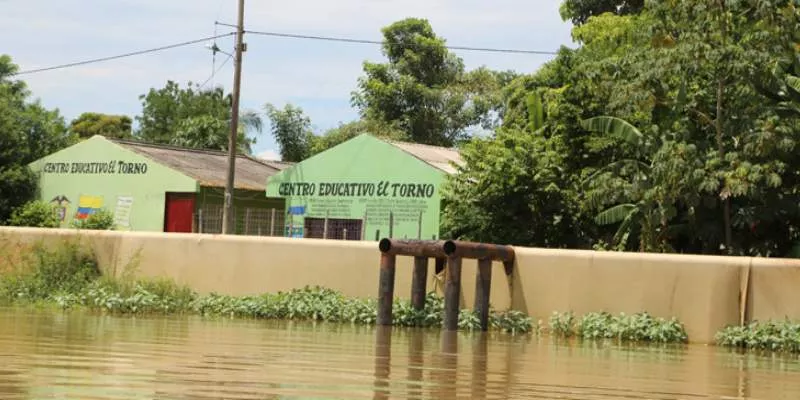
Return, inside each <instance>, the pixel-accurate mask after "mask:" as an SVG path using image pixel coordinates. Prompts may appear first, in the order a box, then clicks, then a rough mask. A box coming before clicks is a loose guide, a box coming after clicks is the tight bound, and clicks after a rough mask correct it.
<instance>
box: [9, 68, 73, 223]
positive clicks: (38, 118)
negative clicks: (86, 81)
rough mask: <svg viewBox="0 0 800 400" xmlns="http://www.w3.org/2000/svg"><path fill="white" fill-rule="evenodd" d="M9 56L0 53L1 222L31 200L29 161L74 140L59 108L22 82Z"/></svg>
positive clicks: (34, 187) (33, 191) (32, 178)
mask: <svg viewBox="0 0 800 400" xmlns="http://www.w3.org/2000/svg"><path fill="white" fill-rule="evenodd" d="M17 70H18V68H17V66H16V65H15V64H13V63H12V60H11V57H9V56H7V55H0V223H2V222H5V221H7V220H8V218H9V216H10V215H11V213H12V211H13V210H14V209H15V208H17V207H20V206H22V205H23V204H24V203H26V202H28V201H30V200H33V199H34V198H35V196H36V191H37V180H36V176H35V175H34V174H33V173H32V172H31V171H30V169H29V168H28V166H27V165H28V164H29V163H31V162H33V161H35V160H37V159H39V158H42V157H44V156H46V155H49V154H51V153H54V152H56V151H58V150H61V149H63V148H64V147H67V146H69V145H71V144H73V143H74V141H75V139H74V137H73V136H72V135H71V134H70V133H69V131H68V130H67V128H66V125H65V123H64V119H63V117H61V115H60V113H59V112H58V110H48V109H46V108H45V107H44V106H42V104H41V103H40V102H39V101H38V100H31V99H30V96H31V93H30V91H28V89H27V87H26V85H25V83H24V82H22V81H19V80H15V79H13V75H14V73H15V72H16V71H17Z"/></svg>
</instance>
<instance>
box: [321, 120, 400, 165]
mask: <svg viewBox="0 0 800 400" xmlns="http://www.w3.org/2000/svg"><path fill="white" fill-rule="evenodd" d="M361 134H369V135H373V136H376V137H380V138H385V139H390V140H399V141H406V140H407V139H408V137H407V136H406V134H405V133H404V132H403V131H401V130H400V129H398V128H397V127H396V126H392V125H389V124H386V123H383V122H380V121H370V120H363V119H362V120H357V121H352V122H348V123H346V124H339V126H337V127H335V128H332V129H329V130H327V131H326V132H324V133H323V134H322V135H319V136H315V137H314V138H313V139H312V144H311V151H310V153H309V156H313V155H315V154H318V153H321V152H323V151H325V150H328V149H330V148H331V147H334V146H337V145H339V144H341V143H343V142H345V141H347V140H350V139H352V138H354V137H356V136H358V135H361Z"/></svg>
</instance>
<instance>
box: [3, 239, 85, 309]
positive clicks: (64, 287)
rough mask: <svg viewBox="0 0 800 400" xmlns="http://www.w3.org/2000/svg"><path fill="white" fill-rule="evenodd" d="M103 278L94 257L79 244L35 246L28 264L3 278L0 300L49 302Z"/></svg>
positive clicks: (76, 291) (78, 290)
mask: <svg viewBox="0 0 800 400" xmlns="http://www.w3.org/2000/svg"><path fill="white" fill-rule="evenodd" d="M99 276H100V270H99V268H98V266H97V262H96V260H95V257H94V254H92V253H91V252H90V251H87V250H86V249H85V248H84V247H83V246H81V245H79V244H78V243H73V242H68V243H64V244H63V245H61V246H59V247H56V248H47V247H44V246H42V245H36V246H34V247H33V249H32V252H31V255H30V258H29V265H27V266H26V267H25V268H23V269H21V270H19V271H16V272H14V273H10V274H6V275H4V276H2V279H0V300H5V301H38V300H48V299H50V298H51V296H52V295H54V294H57V293H78V292H80V291H82V290H84V289H85V288H86V287H88V285H89V284H90V283H92V282H93V281H94V280H96V279H97V278H98V277H99Z"/></svg>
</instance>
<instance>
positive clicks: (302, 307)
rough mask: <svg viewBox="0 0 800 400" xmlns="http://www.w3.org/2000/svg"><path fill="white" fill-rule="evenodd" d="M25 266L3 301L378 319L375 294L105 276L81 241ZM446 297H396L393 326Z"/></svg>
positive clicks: (525, 327) (432, 319) (500, 322)
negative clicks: (245, 289)
mask: <svg viewBox="0 0 800 400" xmlns="http://www.w3.org/2000/svg"><path fill="white" fill-rule="evenodd" d="M24 264H25V265H23V266H22V267H18V268H13V269H12V270H11V272H7V273H5V274H3V275H2V276H0V303H5V304H18V305H19V304H23V305H25V304H27V305H31V304H34V305H53V306H58V307H60V308H62V309H72V308H83V309H88V310H91V311H98V312H103V313H112V314H165V315H166V314H181V313H183V314H189V313H190V314H200V315H204V316H224V317H232V318H257V319H280V320H306V321H326V322H337V323H352V324H361V325H373V324H375V320H376V316H377V309H378V307H377V306H378V304H377V301H376V300H375V299H357V298H347V297H345V296H344V295H343V294H342V293H340V292H337V291H334V290H331V289H327V288H322V287H310V286H308V287H305V288H302V289H295V290H291V291H288V292H279V293H267V294H263V295H259V296H226V295H220V294H216V293H211V294H208V295H199V294H198V293H196V292H195V291H193V290H191V289H190V288H188V287H185V286H181V285H178V284H176V283H175V282H174V281H171V280H137V279H132V278H130V277H129V276H125V274H123V277H122V278H119V279H112V278H108V277H104V276H102V274H101V273H100V270H99V268H98V265H97V262H96V261H95V258H94V257H93V255H92V254H91V252H89V251H86V250H85V249H84V248H83V247H82V246H80V245H78V244H77V243H67V244H64V245H62V246H60V247H57V248H54V249H48V248H45V247H42V246H35V247H34V248H33V251H32V252H31V253H30V256H29V257H27V259H26V262H25V263H24ZM443 313H444V300H443V299H442V298H441V297H439V296H437V295H436V294H435V293H429V294H428V295H427V297H426V299H425V307H424V309H422V310H415V309H414V308H413V307H412V306H411V303H410V302H409V301H406V300H400V299H397V300H395V302H394V303H393V324H394V325H395V326H405V327H436V326H441V325H442V323H443ZM490 325H491V329H492V330H498V331H502V332H507V333H511V334H518V333H520V334H521V333H528V332H531V330H532V328H533V326H532V323H531V319H530V318H529V317H528V316H526V315H525V314H523V313H521V312H518V311H504V312H495V311H493V312H491V314H490ZM458 326H459V329H461V330H474V329H479V328H480V323H479V320H478V317H477V316H476V315H475V314H474V313H473V312H472V311H469V310H461V312H460V314H459V324H458Z"/></svg>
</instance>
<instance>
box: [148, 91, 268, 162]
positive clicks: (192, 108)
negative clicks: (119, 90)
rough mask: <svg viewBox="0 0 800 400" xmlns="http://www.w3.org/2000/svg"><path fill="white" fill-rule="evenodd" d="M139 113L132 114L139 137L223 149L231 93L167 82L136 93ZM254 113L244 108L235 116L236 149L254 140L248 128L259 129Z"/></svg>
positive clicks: (228, 123) (242, 147)
mask: <svg viewBox="0 0 800 400" xmlns="http://www.w3.org/2000/svg"><path fill="white" fill-rule="evenodd" d="M139 99H140V100H141V101H142V114H141V115H140V116H137V117H136V120H137V121H138V122H139V129H138V131H137V132H136V133H135V136H136V137H137V138H139V139H142V140H145V141H148V142H153V143H163V144H174V145H179V146H189V147H196V148H207V149H213V150H226V149H227V147H228V144H227V143H228V139H227V138H228V135H230V121H231V116H230V113H231V99H232V98H231V95H230V94H225V93H224V91H223V90H222V88H213V89H201V88H199V87H198V86H197V85H195V84H193V83H192V82H189V83H188V84H187V85H186V88H181V87H180V86H179V85H178V84H177V83H176V82H173V81H167V84H166V85H165V86H164V87H163V88H161V89H150V91H149V92H148V93H147V94H143V95H141V96H139ZM261 125H262V121H261V118H260V117H259V116H258V114H257V113H255V112H252V111H247V110H244V111H242V113H241V115H240V117H239V127H237V129H238V135H239V136H238V140H237V143H238V145H239V149H238V150H239V151H243V152H247V153H249V152H250V151H251V147H252V144H253V143H255V139H254V138H252V137H248V136H247V132H248V131H260V130H261Z"/></svg>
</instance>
